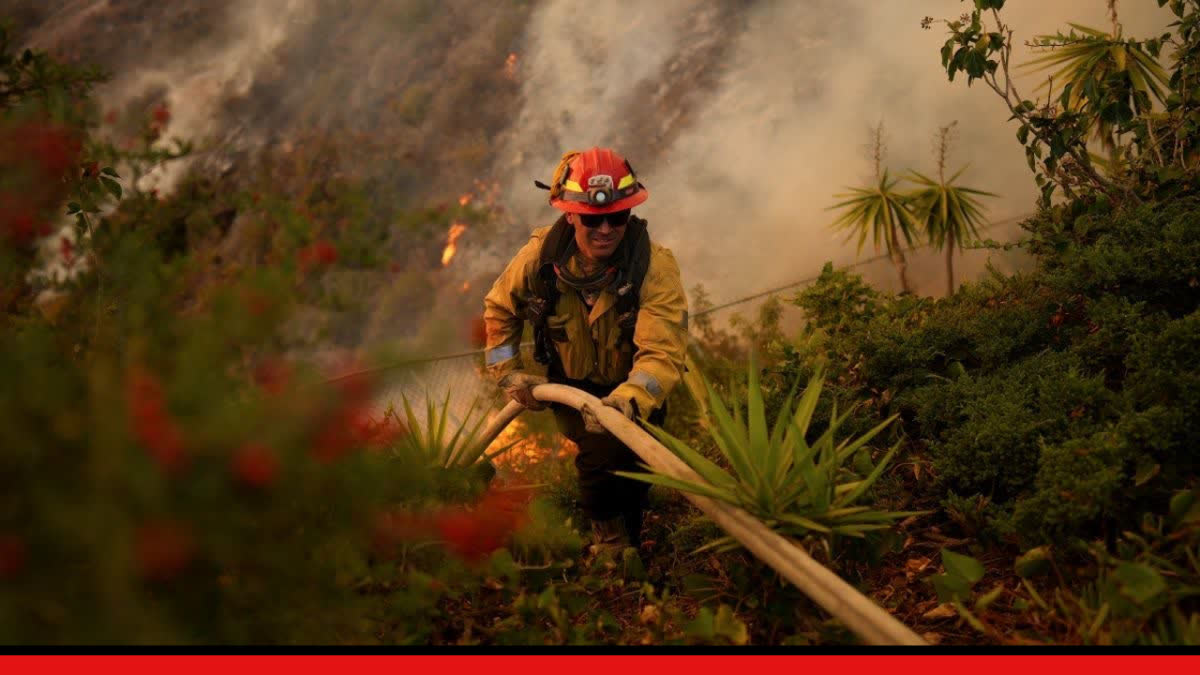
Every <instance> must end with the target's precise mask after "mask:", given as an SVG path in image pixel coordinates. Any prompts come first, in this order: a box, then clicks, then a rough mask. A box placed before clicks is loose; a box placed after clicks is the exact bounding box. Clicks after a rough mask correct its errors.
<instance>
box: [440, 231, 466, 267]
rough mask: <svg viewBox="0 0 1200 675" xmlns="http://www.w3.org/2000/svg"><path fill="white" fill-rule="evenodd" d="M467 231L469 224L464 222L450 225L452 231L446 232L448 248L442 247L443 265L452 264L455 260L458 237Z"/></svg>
mask: <svg viewBox="0 0 1200 675" xmlns="http://www.w3.org/2000/svg"><path fill="white" fill-rule="evenodd" d="M466 231H467V226H466V225H463V224H462V223H454V224H453V225H451V226H450V231H449V232H447V233H446V248H444V249H442V267H446V266H447V265H449V264H450V261H451V260H454V254H455V253H458V238H459V237H461V236H462V235H463V232H466Z"/></svg>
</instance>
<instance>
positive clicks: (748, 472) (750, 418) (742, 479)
mask: <svg viewBox="0 0 1200 675" xmlns="http://www.w3.org/2000/svg"><path fill="white" fill-rule="evenodd" d="M797 384H798V383H797ZM823 385H824V374H823V373H822V372H821V371H820V370H818V372H817V373H816V374H814V375H813V377H812V379H810V380H809V382H808V386H807V387H806V388H805V390H804V392H803V394H802V395H801V396H800V398H799V400H798V401H796V388H795V387H793V388H792V392H791V393H790V394H789V395H788V397H787V399H786V400H785V401H784V403H783V407H782V408H781V409H780V411H779V415H778V417H777V418H776V419H775V423H774V424H773V425H772V426H770V427H768V425H767V419H766V412H765V408H764V403H763V394H762V387H761V382H760V381H759V375H758V364H757V359H755V358H754V357H751V359H750V372H749V378H748V393H747V402H746V403H747V404H746V412H745V416H744V417H743V415H742V410H741V406H739V405H737V404H736V403H735V405H733V406H732V407H731V406H729V405H728V404H727V403H726V402H725V400H724V399H723V398H722V397H721V395H720V394H718V393H717V392H716V390H715V389H713V387H712V385H711V384H710V383H709V382H708V380H707V379H704V386H705V388H706V389H707V390H708V399H709V415H708V420H707V425H706V426H707V428H708V430H709V433H710V434H711V435H712V438H713V441H714V442H715V443H716V445H717V447H718V448H719V449H720V452H721V455H722V457H723V458H724V460H725V461H726V462H727V463H728V465H729V467H730V469H731V471H726V470H725V469H723V468H722V467H721V466H719V465H718V464H717V463H716V462H713V461H712V460H709V459H708V458H706V457H704V455H702V454H701V453H700V452H698V451H696V450H695V449H693V448H691V447H690V446H688V444H687V443H685V442H683V441H681V440H680V439H678V438H675V437H674V436H672V435H671V434H668V433H667V432H665V431H663V430H662V429H660V428H658V427H656V426H654V425H652V424H647V425H646V426H647V428H649V430H650V431H651V433H653V434H654V436H655V437H656V438H658V439H659V441H660V442H662V443H663V445H665V446H666V447H667V448H669V449H670V450H671V451H672V452H673V453H675V455H676V456H678V457H679V458H680V459H682V460H683V461H684V462H686V463H687V464H688V466H690V467H692V469H694V470H695V471H696V473H698V474H699V475H700V476H701V477H702V478H703V479H704V481H705V482H693V481H686V480H679V479H676V478H673V477H671V476H667V475H663V474H661V473H637V472H619V475H622V476H626V477H628V478H632V479H635V480H639V481H643V482H646V483H650V484H652V485H661V486H664V487H668V488H672V489H676V490H681V491H683V492H689V493H692V494H697V495H702V496H705V497H709V498H711V499H715V500H717V501H720V502H724V503H726V504H730V505H733V506H737V507H740V508H742V509H745V510H746V511H748V512H749V513H751V514H752V515H754V516H755V517H757V518H758V519H760V520H762V521H763V522H764V523H766V524H767V525H768V526H769V527H771V528H772V529H774V530H775V531H777V532H779V533H780V534H783V535H785V536H792V537H806V536H818V537H822V538H825V539H826V541H828V538H831V537H832V536H833V535H845V536H849V537H860V538H861V537H863V536H864V535H865V533H867V532H870V531H872V530H882V529H886V528H888V527H890V526H891V525H892V523H893V522H894V521H896V520H898V519H901V518H906V517H908V516H912V515H917V514H918V513H922V512H916V511H885V510H880V509H876V508H873V507H872V506H869V505H863V504H859V502H860V501H862V500H863V498H864V497H866V495H867V491H868V490H869V489H870V488H871V486H872V485H874V484H875V481H876V480H878V479H879V477H880V476H881V475H882V474H883V471H884V469H886V468H887V465H888V463H889V462H890V461H891V459H892V457H893V456H894V455H895V454H896V451H897V450H898V449H899V446H900V444H899V443H897V444H896V445H895V446H893V447H892V448H891V449H890V450H889V451H888V452H887V454H885V455H884V457H883V458H882V459H881V460H880V461H879V463H878V464H876V465H875V466H874V468H873V469H871V470H870V472H869V473H868V475H867V476H865V477H863V476H860V475H859V474H857V473H855V472H854V471H853V470H852V469H850V468H849V464H850V461H851V458H853V457H854V455H855V454H856V453H857V452H859V451H860V450H863V449H864V448H865V447H866V445H867V443H869V442H870V441H871V439H873V438H875V437H876V436H877V435H878V434H879V433H880V432H882V431H883V430H884V429H886V428H887V427H888V426H889V425H890V424H891V423H892V422H893V421H895V419H896V416H895V415H893V416H891V417H889V418H887V419H886V420H884V421H883V422H882V423H880V424H879V425H877V426H876V427H875V428H873V429H871V430H870V431H868V432H867V433H865V434H863V435H861V436H859V437H857V438H846V439H843V440H841V441H838V440H837V436H838V430H839V428H840V427H841V424H842V423H843V422H844V421H845V420H846V418H847V417H848V416H849V415H850V412H851V411H846V412H845V413H842V414H840V415H839V414H838V411H837V407H836V404H835V406H834V409H833V412H832V415H831V417H830V420H829V426H828V428H826V429H825V430H824V432H822V433H821V435H820V436H819V437H818V438H817V439H816V440H815V441H813V442H812V443H809V442H808V436H809V433H808V431H809V426H810V424H811V422H812V420H813V413H814V412H815V411H816V408H817V400H818V399H819V398H820V395H821V390H822V388H823ZM793 401H796V403H795V406H794V407H793ZM736 546H737V543H736V542H734V541H733V540H732V539H731V538H729V537H726V538H723V539H719V540H717V541H714V542H712V543H710V544H709V545H708V546H707V547H719V548H726V547H728V548H732V547H736ZM707 547H706V548H707Z"/></svg>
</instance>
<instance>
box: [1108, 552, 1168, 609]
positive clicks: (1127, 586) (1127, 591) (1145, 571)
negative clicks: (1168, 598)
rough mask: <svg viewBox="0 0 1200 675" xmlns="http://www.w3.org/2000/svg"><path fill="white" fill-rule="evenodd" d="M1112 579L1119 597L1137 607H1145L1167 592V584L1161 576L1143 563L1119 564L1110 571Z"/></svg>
mask: <svg viewBox="0 0 1200 675" xmlns="http://www.w3.org/2000/svg"><path fill="white" fill-rule="evenodd" d="M1112 578H1113V579H1114V580H1115V581H1116V582H1117V589H1118V591H1119V592H1120V593H1121V595H1123V596H1125V597H1127V598H1129V599H1130V600H1133V601H1134V602H1136V603H1138V604H1139V605H1145V604H1146V603H1148V602H1149V601H1151V600H1153V599H1155V598H1156V597H1158V596H1159V595H1160V594H1162V593H1164V592H1166V590H1167V582H1166V581H1165V580H1163V578H1162V575H1161V574H1159V573H1158V571H1157V570H1155V569H1154V568H1153V567H1150V566H1149V565H1146V564H1144V563H1138V562H1126V563H1121V564H1120V565H1118V566H1117V568H1116V569H1114V570H1113V571H1112Z"/></svg>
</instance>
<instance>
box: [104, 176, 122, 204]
mask: <svg viewBox="0 0 1200 675" xmlns="http://www.w3.org/2000/svg"><path fill="white" fill-rule="evenodd" d="M100 182H101V183H102V184H103V185H104V189H105V190H107V191H108V193H109V194H110V195H112V196H113V198H114V199H117V200H120V199H121V195H122V190H121V184H120V183H118V182H117V181H115V180H113V179H111V178H108V177H107V176H101V177H100Z"/></svg>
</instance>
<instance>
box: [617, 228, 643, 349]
mask: <svg viewBox="0 0 1200 675" xmlns="http://www.w3.org/2000/svg"><path fill="white" fill-rule="evenodd" d="M648 225H649V223H647V222H646V221H645V220H643V219H642V218H638V217H637V216H630V217H629V225H628V228H629V229H627V230H626V231H625V236H626V237H628V238H629V239H627V241H628V243H629V244H630V246H629V247H628V248H626V249H625V251H626V257H625V261H624V264H623V265H622V274H623V275H624V276H623V279H622V283H621V284H619V285H618V287H617V304H616V310H617V323H618V324H619V325H620V326H621V341H622V342H626V343H629V344H633V330H634V327H635V326H636V325H637V314H638V310H639V309H640V308H641V295H642V282H644V281H645V280H646V273H647V272H649V270H650V233H649V232H648V231H647V227H648Z"/></svg>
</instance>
